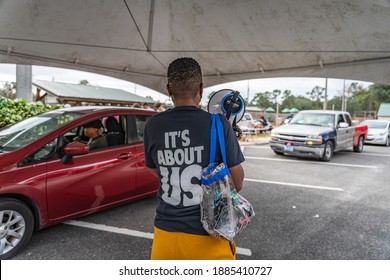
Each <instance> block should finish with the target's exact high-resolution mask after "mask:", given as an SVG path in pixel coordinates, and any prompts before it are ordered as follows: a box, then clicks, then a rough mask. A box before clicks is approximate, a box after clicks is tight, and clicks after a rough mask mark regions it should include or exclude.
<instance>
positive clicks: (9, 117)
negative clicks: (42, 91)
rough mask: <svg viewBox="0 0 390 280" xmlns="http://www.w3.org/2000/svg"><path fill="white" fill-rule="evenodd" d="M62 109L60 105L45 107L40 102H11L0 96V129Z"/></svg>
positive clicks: (22, 100)
mask: <svg viewBox="0 0 390 280" xmlns="http://www.w3.org/2000/svg"><path fill="white" fill-rule="evenodd" d="M62 107H63V106H62V105H53V106H52V105H45V104H43V103H42V102H40V101H38V102H32V103H29V102H27V101H26V100H25V99H14V100H12V99H8V98H5V97H1V96H0V128H1V127H3V126H6V125H8V124H13V123H16V122H18V121H21V120H23V119H26V118H28V117H32V116H36V115H39V114H42V113H44V112H48V111H51V110H54V109H59V108H62Z"/></svg>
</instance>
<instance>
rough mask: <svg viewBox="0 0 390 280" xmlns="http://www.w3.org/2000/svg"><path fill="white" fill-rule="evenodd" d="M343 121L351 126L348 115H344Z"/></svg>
mask: <svg viewBox="0 0 390 280" xmlns="http://www.w3.org/2000/svg"><path fill="white" fill-rule="evenodd" d="M344 118H345V121H346V122H347V123H348V125H349V126H352V121H351V118H350V117H349V115H348V114H344Z"/></svg>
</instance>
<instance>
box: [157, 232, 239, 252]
mask: <svg viewBox="0 0 390 280" xmlns="http://www.w3.org/2000/svg"><path fill="white" fill-rule="evenodd" d="M151 259H152V260H235V259H236V244H235V243H234V241H233V242H229V241H227V240H225V239H223V238H213V237H211V236H209V235H197V234H189V233H183V232H169V231H165V230H161V229H158V228H156V227H154V239H153V246H152V255H151Z"/></svg>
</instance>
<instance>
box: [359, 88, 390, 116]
mask: <svg viewBox="0 0 390 280" xmlns="http://www.w3.org/2000/svg"><path fill="white" fill-rule="evenodd" d="M353 98H355V99H356V101H357V102H358V104H359V105H360V107H361V110H364V111H378V109H379V106H380V104H381V103H390V86H388V85H380V84H372V85H370V86H369V87H368V89H362V90H359V91H356V92H354V93H353Z"/></svg>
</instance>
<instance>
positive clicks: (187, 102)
mask: <svg viewBox="0 0 390 280" xmlns="http://www.w3.org/2000/svg"><path fill="white" fill-rule="evenodd" d="M173 103H174V104H175V107H182V106H195V107H199V103H197V102H196V100H194V99H174V100H173Z"/></svg>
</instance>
